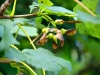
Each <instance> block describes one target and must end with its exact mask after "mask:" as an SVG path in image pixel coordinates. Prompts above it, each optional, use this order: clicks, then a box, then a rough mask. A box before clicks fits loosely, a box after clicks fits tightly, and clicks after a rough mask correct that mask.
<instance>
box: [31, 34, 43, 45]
mask: <svg viewBox="0 0 100 75" xmlns="http://www.w3.org/2000/svg"><path fill="white" fill-rule="evenodd" d="M41 35H42V33H40V34H39V35H38V36H37V37H36V38H35V39H33V40H32V42H33V43H34V42H35V41H36V40H37V39H38V38H39V37H40V36H41ZM30 44H31V43H30Z"/></svg>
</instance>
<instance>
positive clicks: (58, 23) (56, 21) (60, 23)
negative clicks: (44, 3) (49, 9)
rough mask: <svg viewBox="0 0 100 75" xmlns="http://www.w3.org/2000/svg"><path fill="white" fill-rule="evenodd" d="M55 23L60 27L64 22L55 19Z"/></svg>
mask: <svg viewBox="0 0 100 75" xmlns="http://www.w3.org/2000/svg"><path fill="white" fill-rule="evenodd" d="M55 23H56V24H57V25H62V24H63V23H64V22H63V20H62V19H56V20H55Z"/></svg>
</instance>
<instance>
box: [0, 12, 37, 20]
mask: <svg viewBox="0 0 100 75" xmlns="http://www.w3.org/2000/svg"><path fill="white" fill-rule="evenodd" d="M32 16H37V13H34V14H24V15H14V16H13V17H11V16H10V15H4V16H0V19H12V18H24V17H32Z"/></svg>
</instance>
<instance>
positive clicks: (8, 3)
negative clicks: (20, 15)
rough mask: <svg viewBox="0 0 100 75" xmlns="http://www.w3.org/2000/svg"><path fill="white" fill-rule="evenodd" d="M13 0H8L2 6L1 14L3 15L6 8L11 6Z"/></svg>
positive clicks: (0, 8)
mask: <svg viewBox="0 0 100 75" xmlns="http://www.w3.org/2000/svg"><path fill="white" fill-rule="evenodd" d="M12 1H13V0H6V1H5V2H4V3H3V4H2V5H1V7H0V16H3V13H4V12H5V11H6V9H7V8H8V7H9V6H10V4H11V2H12Z"/></svg>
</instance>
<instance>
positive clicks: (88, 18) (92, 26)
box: [74, 0, 100, 38]
mask: <svg viewBox="0 0 100 75" xmlns="http://www.w3.org/2000/svg"><path fill="white" fill-rule="evenodd" d="M86 2H88V3H89V4H87V3H86ZM82 3H83V4H85V5H86V6H87V7H88V8H89V9H91V11H92V12H95V10H94V9H96V5H97V3H98V0H96V1H90V2H89V1H87V0H83V1H82ZM78 10H81V11H84V12H81V11H78ZM74 11H77V14H78V16H77V17H78V19H80V20H81V21H83V23H80V24H76V28H77V30H78V31H79V32H80V33H82V34H86V35H91V36H93V37H97V38H100V31H99V29H98V28H99V27H100V25H99V24H100V18H99V17H98V16H97V17H94V16H92V15H90V14H87V13H85V12H86V11H85V9H83V8H82V7H80V6H79V5H77V6H76V7H75V8H74Z"/></svg>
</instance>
